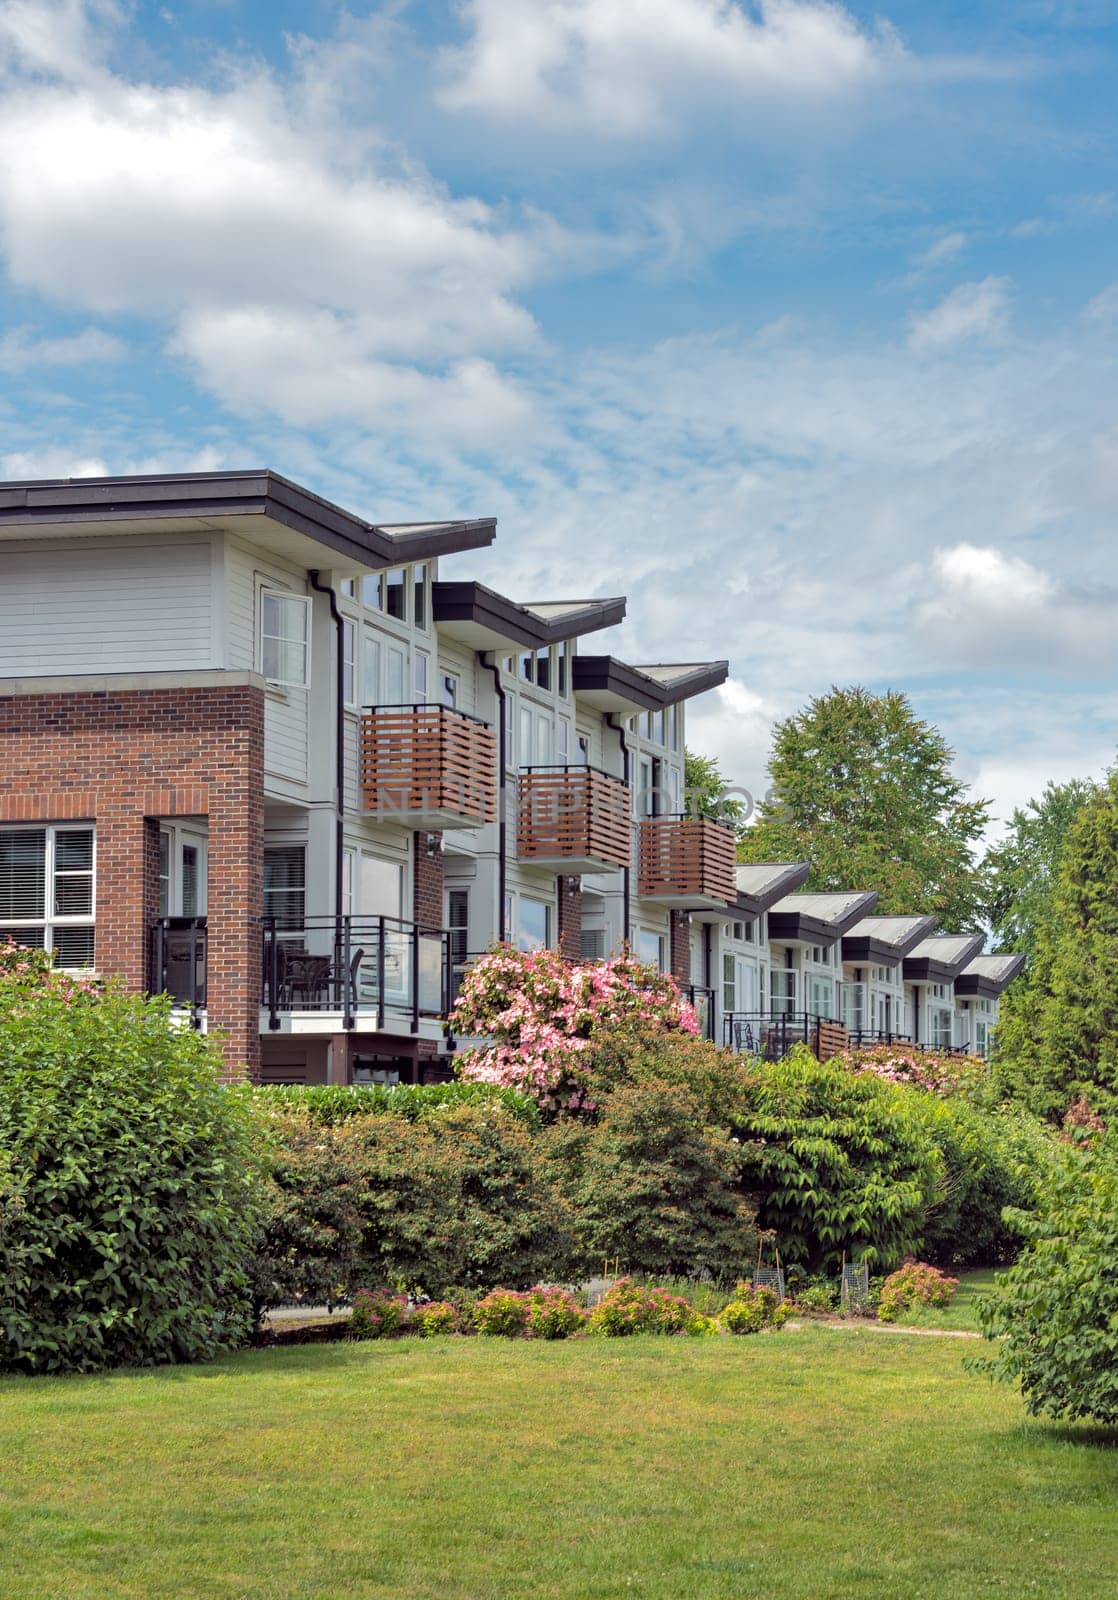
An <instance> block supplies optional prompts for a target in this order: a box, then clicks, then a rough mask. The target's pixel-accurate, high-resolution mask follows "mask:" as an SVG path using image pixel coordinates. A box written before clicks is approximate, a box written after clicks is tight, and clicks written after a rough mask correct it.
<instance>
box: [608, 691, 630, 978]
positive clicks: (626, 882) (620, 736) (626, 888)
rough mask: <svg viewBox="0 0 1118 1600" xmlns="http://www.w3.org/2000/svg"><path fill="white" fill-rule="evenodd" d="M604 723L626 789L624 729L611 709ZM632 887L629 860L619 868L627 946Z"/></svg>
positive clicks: (627, 754) (627, 766) (626, 758)
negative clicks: (614, 746) (617, 750)
mask: <svg viewBox="0 0 1118 1600" xmlns="http://www.w3.org/2000/svg"><path fill="white" fill-rule="evenodd" d="M606 724H607V726H608V727H610V728H612V729H613V731H614V733H616V735H617V742H618V744H619V745H620V746H621V759H622V769H621V770H622V776H623V777H624V779H625V787H626V789H628V787H629V746H628V745H627V744H626V742H625V729H624V728H623V727H622V726H621V724H620V723H619V722H618V721H616V719H615V718H614V715H613V712H612V711H607V712H606ZM631 827H632V823H631V822H630V829H631ZM630 855H631V852H630ZM632 889H633V869H632V864H631V862H630V865H629V866H627V867H623V868H622V869H621V896H622V899H623V900H624V902H625V906H624V911H625V916H624V924H625V943H626V945H627V946H630V945H632V943H633V907H632Z"/></svg>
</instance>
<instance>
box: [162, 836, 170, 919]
mask: <svg viewBox="0 0 1118 1600" xmlns="http://www.w3.org/2000/svg"><path fill="white" fill-rule="evenodd" d="M170 914H171V835H170V834H169V833H168V831H167V829H166V828H160V830H159V915H160V916H161V917H168V916H170Z"/></svg>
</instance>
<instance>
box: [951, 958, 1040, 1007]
mask: <svg viewBox="0 0 1118 1600" xmlns="http://www.w3.org/2000/svg"><path fill="white" fill-rule="evenodd" d="M971 960H972V961H973V960H974V957H973V956H972V957H971ZM1024 965H1025V957H1024V956H1023V955H1016V956H1014V958H1013V962H1012V965H1011V966H1009V967H1007V968H1006V971H1005V974H1004V976H1003V977H1001V978H991V977H988V976H987V975H986V974H985V973H981V972H960V974H959V976H958V977H957V978H956V979H955V997H956V999H959V1000H970V999H972V998H973V999H977V1000H997V999H998V997H999V996H1000V995H1003V994H1004V993H1005V991H1006V990H1007V989H1008V988H1009V986H1010V984H1011V983H1012V982H1013V980H1014V978H1016V976H1017V974H1018V973H1019V972H1020V971H1021V968H1022V967H1023V966H1024Z"/></svg>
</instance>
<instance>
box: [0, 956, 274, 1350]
mask: <svg viewBox="0 0 1118 1600" xmlns="http://www.w3.org/2000/svg"><path fill="white" fill-rule="evenodd" d="M17 969H22V970H17ZM219 1071H220V1060H219V1057H218V1055H217V1052H216V1047H215V1045H214V1044H213V1043H212V1042H208V1041H207V1040H206V1039H205V1038H204V1037H203V1036H201V1035H199V1034H197V1033H195V1032H194V1031H193V1030H190V1029H184V1028H180V1027H179V1026H177V1025H176V1023H175V1022H174V1021H173V1020H172V1017H171V1012H170V1006H169V1002H167V1001H166V1000H165V999H159V1000H152V999H146V998H142V997H139V996H132V995H125V994H122V993H120V992H118V991H116V990H115V989H112V988H110V989H107V990H100V989H97V988H92V987H90V986H89V985H87V984H82V983H79V982H75V981H74V980H72V979H69V978H67V977H65V976H64V975H63V974H60V973H52V972H51V971H50V966H49V957H45V956H33V955H29V954H28V952H26V951H19V952H17V953H16V954H15V955H12V954H11V953H10V951H9V952H8V953H7V954H5V953H4V952H2V951H0V1149H2V1150H3V1151H4V1161H3V1162H2V1163H0V1241H2V1254H0V1302H2V1304H3V1306H4V1312H3V1317H2V1326H0V1370H5V1371H18V1372H59V1371H91V1370H95V1369H97V1368H104V1367H115V1366H123V1365H152V1364H155V1363H159V1362H170V1361H200V1360H207V1359H209V1358H211V1357H214V1356H216V1355H219V1354H221V1353H222V1352H223V1351H226V1350H229V1349H231V1348H233V1347H235V1346H236V1345H238V1344H240V1343H241V1342H242V1341H243V1340H244V1339H245V1337H246V1336H247V1335H248V1333H249V1331H250V1329H251V1325H252V1308H251V1284H250V1276H249V1272H248V1270H247V1269H248V1263H249V1260H250V1254H251V1248H250V1247H251V1240H252V1237H253V1235H254V1233H255V1231H256V1228H257V1206H258V1182H257V1165H258V1162H257V1148H258V1143H259V1130H258V1128H257V1126H256V1124H255V1120H254V1119H253V1117H252V1115H251V1112H250V1110H249V1107H248V1104H247V1096H246V1095H245V1094H244V1093H243V1092H242V1091H240V1090H239V1089H225V1088H222V1087H221V1084H220V1083H219V1080H218V1074H219Z"/></svg>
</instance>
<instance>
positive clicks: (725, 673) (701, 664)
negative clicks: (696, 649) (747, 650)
mask: <svg viewBox="0 0 1118 1600" xmlns="http://www.w3.org/2000/svg"><path fill="white" fill-rule="evenodd" d="M665 664H669V665H670V663H662V662H649V663H648V664H647V665H644V666H639V667H634V668H633V671H634V672H639V673H640V674H641V676H642V677H643V678H648V679H649V681H650V682H651V683H654V684H655V685H656V687H657V688H658V689H659V690H660V691H661V693H662V694H663V697H664V699H663V703H664V705H666V706H674V705H676V704H677V703H678V702H679V701H680V700H691V699H693V698H694V696H695V695H697V694H705V693H706V691H707V690H708V689H717V688H718V686H719V684H721V683H725V682H726V679H727V678H728V677H729V676H730V663H729V662H728V661H696V662H694V663H689V662H687V663H681V664H680V671H681V672H683V668H684V666H687V667H690V670H689V671H687V672H684V673H683V676H681V677H679V678H673V679H672V680H670V681H669V682H663V681H662V680H661V679H659V678H654V677H652V669H653V668H662V667H663V666H664V665H665Z"/></svg>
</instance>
